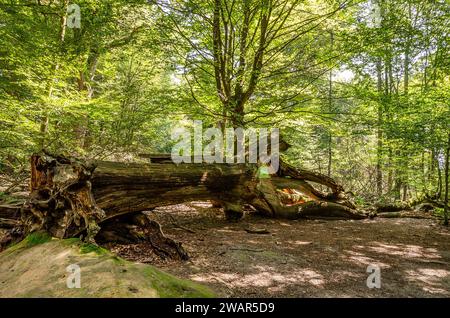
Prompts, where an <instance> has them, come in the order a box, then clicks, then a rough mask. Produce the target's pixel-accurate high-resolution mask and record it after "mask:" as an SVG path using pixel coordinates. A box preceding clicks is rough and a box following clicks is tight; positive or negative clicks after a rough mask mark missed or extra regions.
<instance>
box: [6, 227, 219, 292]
mask: <svg viewBox="0 0 450 318" xmlns="http://www.w3.org/2000/svg"><path fill="white" fill-rule="evenodd" d="M72 264H76V265H78V266H80V269H81V276H80V282H81V288H68V287H67V279H68V278H69V276H70V275H71V272H68V271H67V267H68V266H69V265H72ZM214 296H215V295H214V293H213V292H212V291H211V290H209V289H208V288H207V287H204V286H202V285H199V284H197V283H194V282H191V281H187V280H182V279H179V278H176V277H174V276H172V275H170V274H167V273H164V272H162V271H160V270H158V269H157V268H155V267H153V266H150V265H145V264H139V263H132V262H129V261H126V260H124V259H121V258H119V257H117V256H115V255H114V254H112V253H110V252H109V251H108V250H105V249H103V248H101V247H98V246H96V245H93V244H86V243H82V242H80V241H79V240H78V239H68V240H59V239H52V238H51V237H49V236H48V235H46V234H43V233H35V234H32V235H30V236H28V237H27V238H26V239H24V240H23V241H22V242H20V243H18V244H16V245H14V246H11V247H10V248H8V249H6V250H5V251H3V252H2V253H0V297H151V298H155V297H214Z"/></svg>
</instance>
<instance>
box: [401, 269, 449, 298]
mask: <svg viewBox="0 0 450 318" xmlns="http://www.w3.org/2000/svg"><path fill="white" fill-rule="evenodd" d="M405 274H406V277H407V279H408V280H409V281H412V282H415V283H417V284H418V285H420V286H421V287H422V289H423V290H424V291H426V292H429V293H432V294H442V295H447V296H448V295H450V293H449V292H448V291H447V290H445V289H444V288H445V286H443V285H442V283H443V282H448V281H449V280H450V271H448V270H445V269H432V268H419V269H417V270H407V271H405Z"/></svg>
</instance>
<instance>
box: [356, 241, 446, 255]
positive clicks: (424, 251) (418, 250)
mask: <svg viewBox="0 0 450 318" xmlns="http://www.w3.org/2000/svg"><path fill="white" fill-rule="evenodd" d="M373 245H374V246H367V245H366V246H361V245H358V246H355V248H356V249H364V250H365V251H372V252H377V253H383V254H388V255H392V256H402V257H404V258H441V257H440V255H439V254H438V251H437V250H436V249H435V248H425V247H423V246H419V245H407V244H392V243H391V244H386V243H381V242H373Z"/></svg>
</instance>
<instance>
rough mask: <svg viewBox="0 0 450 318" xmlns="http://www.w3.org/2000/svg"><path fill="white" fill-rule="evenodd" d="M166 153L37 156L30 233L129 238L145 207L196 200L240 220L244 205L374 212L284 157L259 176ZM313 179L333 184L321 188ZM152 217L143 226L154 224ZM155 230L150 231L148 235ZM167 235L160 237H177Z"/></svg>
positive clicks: (309, 213)
mask: <svg viewBox="0 0 450 318" xmlns="http://www.w3.org/2000/svg"><path fill="white" fill-rule="evenodd" d="M166 159H167V158H165V157H158V159H157V160H156V161H157V162H158V163H119V162H107V161H97V162H85V161H81V160H77V159H74V158H66V157H63V156H53V155H50V154H36V155H33V156H32V158H31V184H30V188H31V193H30V199H29V201H28V206H27V208H26V209H23V210H22V213H21V221H22V225H23V227H24V232H25V233H29V232H32V231H36V230H45V231H47V232H49V233H50V234H51V235H53V236H55V237H59V238H67V237H73V236H79V235H81V234H83V235H84V236H85V237H86V239H87V240H94V238H95V237H98V238H102V239H105V240H107V239H108V238H109V239H111V240H114V239H117V240H120V239H122V240H124V241H127V238H128V239H130V238H133V239H136V233H133V232H132V230H133V228H134V229H136V226H138V225H137V224H138V223H139V222H141V223H142V222H144V221H143V219H139V217H141V212H143V211H149V210H152V209H154V208H156V207H158V206H165V205H173V204H178V203H183V202H187V201H194V200H196V201H198V200H212V201H213V202H215V203H217V204H220V205H221V206H222V207H223V209H224V212H225V214H226V216H227V218H228V219H239V218H240V217H241V216H242V213H243V207H244V206H251V207H253V208H254V209H255V210H257V211H258V212H259V213H261V214H263V215H266V216H270V217H281V218H291V219H292V218H300V217H333V218H334V217H340V218H355V219H358V218H363V217H367V215H365V214H364V213H362V212H360V211H358V210H357V209H356V208H355V206H354V204H353V203H352V202H351V201H350V200H349V199H348V198H347V197H346V195H345V193H344V191H343V189H342V187H341V186H340V185H339V184H337V183H336V182H335V181H334V180H333V179H331V178H329V177H327V176H323V175H321V174H317V173H313V172H310V171H306V170H300V169H295V168H294V167H292V166H290V165H288V164H286V163H283V162H282V163H281V166H280V169H279V171H278V173H277V174H276V175H271V176H266V177H265V178H259V176H258V174H257V170H258V165H256V164H205V163H198V164H174V163H167V160H166ZM308 181H312V182H314V183H318V184H321V185H323V186H325V187H327V188H328V189H329V190H330V191H329V192H326V193H325V192H321V191H319V190H317V189H316V188H314V187H313V186H312V185H311V184H310V183H308ZM283 189H287V190H289V189H290V190H291V191H296V193H299V194H301V196H304V198H305V200H297V201H294V202H291V204H284V203H283V200H282V197H281V193H282V192H283V191H281V192H280V190H283ZM128 216H129V217H131V218H132V219H129V218H128ZM130 220H132V221H133V222H130ZM145 220H146V221H145V222H144V223H142V224H141V225H140V227H141V230H142V228H143V227H144V225H145V224H147V225H149V224H150V225H151V223H152V221H151V220H149V219H148V218H145ZM110 222H112V223H110ZM114 222H116V225H117V224H123V227H122V229H121V230H115V231H113V230H112V228H111V225H110V224H113V223H114ZM117 222H118V223H117ZM151 228H155V227H154V226H153V227H152V226H149V229H151ZM100 229H102V230H101V231H100ZM155 233H156V232H155ZM155 233H148V235H147V236H148V237H147V238H149V237H150V236H151V235H150V234H152V235H157V234H155ZM144 236H145V235H144ZM119 238H120V239H119ZM163 241H164V240H163V239H161V240H160V241H159V242H158V244H162V245H164V244H166V245H167V244H169V245H171V244H172V243H167V242H165V243H164V242H163ZM155 245H156V243H155ZM169 245H167V246H169ZM172 245H173V244H172ZM172 247H173V246H172ZM175 249H176V248H175ZM161 253H163V252H161ZM181 254H182V253H181Z"/></svg>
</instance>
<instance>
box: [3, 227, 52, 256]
mask: <svg viewBox="0 0 450 318" xmlns="http://www.w3.org/2000/svg"><path fill="white" fill-rule="evenodd" d="M51 239H52V237H51V236H50V235H48V234H47V233H45V232H35V233H31V234H30V235H28V236H27V237H26V238H24V239H23V240H22V241H20V242H19V243H17V244H13V245H11V246H10V247H8V249H6V251H5V252H13V251H16V250H18V249H22V248H30V247H33V246H35V245H39V244H43V243H46V242H49V241H51Z"/></svg>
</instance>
